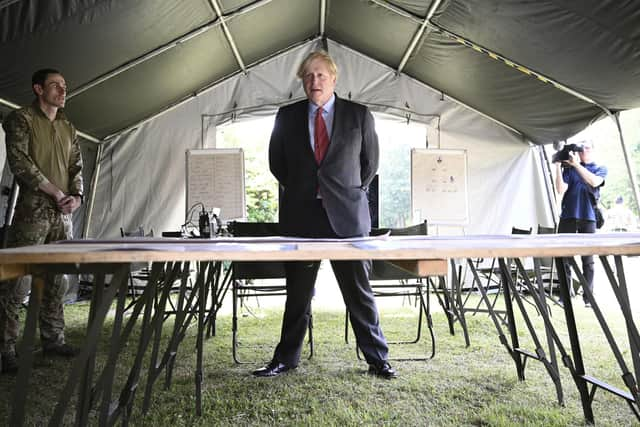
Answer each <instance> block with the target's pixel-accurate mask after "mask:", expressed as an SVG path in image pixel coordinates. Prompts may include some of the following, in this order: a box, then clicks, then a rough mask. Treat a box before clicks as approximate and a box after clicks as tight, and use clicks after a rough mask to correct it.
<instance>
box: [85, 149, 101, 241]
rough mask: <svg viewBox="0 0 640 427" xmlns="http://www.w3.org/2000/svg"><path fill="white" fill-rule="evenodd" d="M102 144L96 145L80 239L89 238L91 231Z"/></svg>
mask: <svg viewBox="0 0 640 427" xmlns="http://www.w3.org/2000/svg"><path fill="white" fill-rule="evenodd" d="M103 149H104V144H100V145H98V151H97V152H96V161H95V165H96V166H95V167H94V168H93V176H92V177H91V194H90V195H89V203H88V204H87V210H86V211H85V213H84V224H83V226H82V237H83V238H87V237H89V230H90V229H91V215H92V214H93V205H94V204H95V201H96V188H97V186H98V177H99V176H100V159H102V151H103Z"/></svg>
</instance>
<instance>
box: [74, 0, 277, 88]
mask: <svg viewBox="0 0 640 427" xmlns="http://www.w3.org/2000/svg"><path fill="white" fill-rule="evenodd" d="M272 1H273V0H257V1H255V2H253V3H251V4H249V5H247V6H245V7H243V8H242V9H239V10H238V11H236V12H234V13H233V14H231V15H229V16H227V18H226V21H230V20H232V19H234V18H236V17H238V16H241V15H244V14H245V13H248V12H251V11H252V10H254V9H257V8H258V7H260V6H264V5H266V4H269V3H271V2H272ZM221 24H222V22H221V20H219V19H216V20H214V21H211V22H209V23H207V24H204V25H203V26H201V27H198V28H196V29H195V30H193V31H189V32H188V33H186V34H184V35H182V36H180V37H178V38H177V39H175V40H173V41H171V42H169V43H167V44H166V45H164V46H160V47H158V48H157V49H153V50H151V51H149V52H147V53H144V54H143V55H141V56H139V57H138V58H135V59H133V60H131V61H129V62H127V63H125V64H123V65H121V66H120V67H117V68H114V69H113V70H111V71H109V72H107V73H105V74H102V75H101V76H98V77H97V78H95V79H93V80H91V81H89V82H87V83H85V84H84V85H82V86H80V87H77V88H75V89H74V90H73V91H71V92H69V93H68V94H67V99H71V98H73V97H74V96H77V95H80V94H81V93H82V92H84V91H86V90H88V89H91V88H92V87H94V86H97V85H99V84H101V83H104V82H105V81H107V80H109V79H111V78H113V77H116V76H118V75H119V74H122V73H124V72H125V71H127V70H129V69H131V68H133V67H135V66H137V65H140V64H142V63H143V62H146V61H148V60H150V59H153V58H155V57H156V56H158V55H160V54H162V53H164V52H166V51H168V50H171V49H173V48H174V47H177V46H179V45H180V44H181V43H185V42H187V41H189V40H190V39H192V38H194V37H198V36H199V35H201V34H204V33H206V32H207V31H209V30H212V29H213V28H216V27H217V26H219V25H221Z"/></svg>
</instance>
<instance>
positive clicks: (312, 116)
mask: <svg viewBox="0 0 640 427" xmlns="http://www.w3.org/2000/svg"><path fill="white" fill-rule="evenodd" d="M335 103H336V94H335V93H334V94H333V95H331V98H329V100H328V101H327V103H326V104H324V106H323V107H322V118H323V119H324V124H325V126H326V127H327V135H329V141H331V129H332V128H333V113H334V110H335V108H334V106H335ZM318 108H319V107H318V106H317V105H316V104H314V103H313V102H311V101H309V137H310V138H309V140H310V141H311V149H312V150H313V152H314V153H315V151H316V141H315V130H316V124H315V123H316V111H318Z"/></svg>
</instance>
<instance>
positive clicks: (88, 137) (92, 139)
mask: <svg viewBox="0 0 640 427" xmlns="http://www.w3.org/2000/svg"><path fill="white" fill-rule="evenodd" d="M0 104H2V105H4V106H6V107H9V108H12V109H14V110H19V109H20V108H22V107H21V106H19V105H18V104H14V103H13V102H11V101H7V100H6V99H3V98H0ZM78 136H81V137H82V138H84V139H86V140H87V141H90V142H94V143H96V144H101V143H102V140H100V139H99V138H96V137H95V136H93V135H89V134H88V133H85V132H81V131H78Z"/></svg>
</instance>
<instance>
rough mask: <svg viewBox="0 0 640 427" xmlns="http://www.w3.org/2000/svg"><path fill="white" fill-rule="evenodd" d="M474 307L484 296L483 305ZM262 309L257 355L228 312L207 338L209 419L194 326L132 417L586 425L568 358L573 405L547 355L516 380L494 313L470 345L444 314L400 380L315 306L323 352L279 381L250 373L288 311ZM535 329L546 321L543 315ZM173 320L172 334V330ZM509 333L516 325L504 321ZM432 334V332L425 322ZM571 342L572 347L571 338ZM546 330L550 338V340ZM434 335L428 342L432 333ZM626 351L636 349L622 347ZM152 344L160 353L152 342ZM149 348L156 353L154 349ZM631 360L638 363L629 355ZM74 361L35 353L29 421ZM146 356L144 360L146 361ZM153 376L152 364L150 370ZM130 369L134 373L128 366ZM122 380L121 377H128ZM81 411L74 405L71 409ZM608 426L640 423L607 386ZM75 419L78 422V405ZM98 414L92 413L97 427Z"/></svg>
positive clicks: (153, 420) (75, 331) (478, 318)
mask: <svg viewBox="0 0 640 427" xmlns="http://www.w3.org/2000/svg"><path fill="white" fill-rule="evenodd" d="M473 306H475V304H474V305H473ZM576 311H577V316H578V322H579V325H580V326H579V327H580V330H581V334H582V336H583V353H584V355H585V359H586V365H587V373H590V374H592V375H594V376H596V377H599V378H601V379H603V380H606V381H608V382H611V383H613V384H615V385H617V386H618V387H620V388H623V383H622V381H621V379H620V374H619V369H618V367H617V364H616V363H615V359H614V358H613V356H612V354H611V352H610V351H609V350H608V349H607V346H606V341H605V339H604V337H603V335H602V333H601V332H600V330H599V327H598V325H597V322H596V320H595V318H594V316H593V313H592V312H591V311H588V310H586V309H584V308H582V307H581V306H580V307H577V308H576ZM87 312H88V305H87V304H86V303H84V304H76V305H73V306H67V308H66V318H67V325H68V327H67V330H68V333H67V336H68V340H69V341H71V342H73V343H76V344H79V343H81V342H82V339H83V336H84V324H85V322H86V316H87ZM253 312H254V313H255V314H256V315H257V316H255V317H254V316H246V317H243V318H242V319H241V320H240V322H241V325H240V327H241V334H242V335H241V341H242V348H241V357H242V358H243V359H246V360H252V361H253V363H252V364H247V365H236V364H234V363H233V361H232V358H231V318H230V316H222V317H220V318H219V319H218V325H217V326H218V328H217V329H218V331H217V336H216V337H214V338H211V339H209V340H207V341H206V343H205V349H204V351H205V357H204V363H205V367H204V368H205V380H204V390H203V411H204V415H203V416H202V417H197V416H196V415H195V410H194V408H195V387H194V374H193V372H194V368H195V332H196V330H195V327H192V328H191V329H190V330H189V332H188V334H187V337H186V338H185V340H184V341H183V343H182V345H181V346H180V349H179V353H178V358H177V359H178V360H177V363H176V367H175V370H174V376H173V383H172V386H171V388H170V389H169V390H165V389H164V382H163V377H161V378H160V380H159V381H158V382H157V383H156V384H155V388H154V394H153V397H152V405H151V409H150V410H149V411H148V413H147V414H141V413H140V407H141V400H142V395H143V392H144V386H145V382H144V378H143V379H142V380H141V383H140V386H139V388H138V393H137V396H136V397H137V401H136V407H137V409H136V410H135V413H134V415H133V418H132V420H133V421H132V424H133V425H141V426H160V425H171V426H194V425H195V426H209V425H221V426H249V425H251V426H254V425H264V426H271V425H278V426H280V425H284V426H300V425H303V426H306V425H313V426H354V425H356V426H357V425H366V426H369V425H374V426H387V425H393V426H396V425H397V426H425V425H429V426H512V425H525V426H574V425H584V417H583V414H582V408H581V404H580V398H579V395H578V393H577V391H576V389H575V385H574V383H573V381H572V379H571V377H570V375H569V372H568V370H567V369H566V368H564V367H561V376H562V384H563V388H564V393H565V402H566V405H565V406H564V407H561V406H559V405H558V403H557V400H556V395H555V389H554V387H553V384H552V382H551V380H550V379H549V377H548V375H547V373H546V371H545V369H544V368H543V366H542V364H541V363H538V362H536V361H534V360H530V361H529V362H528V363H527V369H526V376H527V379H526V381H522V382H521V381H518V379H517V376H516V372H515V366H514V363H513V361H512V359H511V358H510V356H509V355H508V353H507V351H506V350H505V349H504V347H503V346H502V345H501V344H500V342H499V340H498V337H497V333H496V330H495V328H494V326H493V323H492V322H491V321H490V319H489V318H488V317H487V316H486V315H481V314H478V315H475V316H473V315H467V319H468V323H469V328H470V336H471V346H470V347H469V348H465V346H464V340H463V337H462V333H461V331H460V328H459V326H457V327H456V330H457V334H456V335H455V336H451V335H449V332H448V327H447V322H446V318H445V316H444V314H443V313H442V312H439V311H438V312H436V313H434V315H433V319H434V327H435V333H436V357H435V358H434V359H432V360H428V361H418V362H392V364H393V366H394V367H395V368H397V370H398V372H399V374H400V378H398V379H397V380H393V381H385V380H381V379H377V378H372V377H369V376H367V375H366V374H365V371H366V368H367V366H366V364H365V363H364V362H362V361H358V359H357V358H356V353H355V348H354V344H353V342H354V339H353V336H352V335H351V337H350V344H346V343H345V342H344V336H343V334H344V323H343V322H344V313H343V311H341V310H336V311H319V310H315V311H314V323H315V328H314V338H315V343H316V344H315V355H314V356H313V358H312V359H310V360H307V359H306V355H307V354H308V349H307V348H305V352H304V353H303V360H302V361H301V364H300V366H299V367H298V369H297V370H295V371H293V372H291V373H288V374H285V375H283V376H281V377H278V378H269V379H265V378H254V377H252V376H251V375H250V371H251V370H252V369H254V368H255V367H257V366H260V365H261V364H262V363H263V362H265V361H267V360H268V359H269V358H270V357H271V354H272V351H273V347H274V346H275V344H276V342H277V337H278V334H279V330H280V322H281V312H280V311H279V310H273V309H268V310H267V309H257V308H254V309H253ZM414 315H415V309H414V308H413V307H406V306H405V307H397V308H384V309H383V311H382V312H381V318H382V326H383V329H384V330H385V334H386V335H387V337H388V338H389V339H390V340H392V339H394V337H396V338H397V337H398V336H399V335H401V336H405V337H409V336H411V334H412V333H413V328H414V327H415V324H414V322H415V317H414ZM612 317H613V321H614V324H615V325H614V328H613V329H614V333H615V334H616V336H617V337H618V338H619V339H620V340H621V342H622V343H624V342H625V341H626V339H625V337H626V335H625V332H624V324H623V322H622V319H621V318H620V319H619V318H617V317H616V316H615V315H613V316H612ZM111 319H112V317H111V318H110V319H109V321H108V322H107V324H106V325H105V334H104V335H105V336H104V337H103V342H102V345H101V346H100V349H99V356H98V361H97V363H98V365H100V364H102V363H104V359H105V358H106V354H107V353H106V352H107V351H108V331H109V327H110V326H111V321H112V320H111ZM534 321H535V323H536V327H537V330H542V323H541V320H540V319H539V318H538V317H535V316H534ZM553 321H554V323H555V324H557V325H558V327H559V328H558V329H559V330H560V331H561V332H562V331H564V322H563V316H562V313H561V312H560V311H559V310H558V309H554V316H553ZM171 323H172V322H171V321H168V322H167V324H166V325H165V335H168V334H169V332H170V330H171ZM518 327H519V330H520V332H521V336H522V337H524V338H522V342H521V344H522V346H523V347H525V348H527V349H530V350H533V347H532V344H531V340H530V339H529V338H526V337H528V334H527V332H526V327H525V324H524V322H523V321H522V320H520V319H519V321H518ZM504 331H505V333H506V332H507V331H506V328H505V329H504ZM425 332H426V331H425ZM561 335H562V339H563V342H564V343H565V345H566V347H567V348H569V344H568V339H567V337H566V334H565V333H562V334H561ZM542 339H544V338H543V337H542ZM424 340H426V341H424ZM423 341H424V343H422V344H418V345H406V346H392V348H391V356H392V357H393V356H410V355H413V354H416V353H420V352H422V353H425V352H426V351H427V350H430V348H427V344H428V335H427V336H424V337H423ZM129 342H130V345H129V346H128V348H127V351H126V352H125V354H124V355H123V356H121V359H120V360H119V364H118V369H119V372H121V373H124V372H126V369H125V368H126V367H127V366H130V364H131V362H132V358H133V353H134V351H135V348H136V344H137V336H134V337H132V338H131V339H130V341H129ZM624 351H625V355H626V357H627V358H628V359H630V357H629V351H628V348H626V349H624ZM149 352H150V351H149ZM149 352H148V353H149ZM628 363H629V366H632V365H631V362H630V360H629V361H628ZM70 366H71V362H68V361H65V360H56V359H54V360H48V359H42V358H41V357H37V358H36V369H35V370H34V376H33V379H32V382H31V384H32V389H31V390H32V392H31V394H30V396H29V399H28V402H27V411H28V419H27V425H42V424H45V423H46V420H47V417H48V416H50V414H51V413H52V411H53V407H54V404H55V403H54V402H55V401H56V400H57V398H58V394H59V393H60V390H61V389H62V386H63V384H64V379H65V376H66V373H67V371H68V369H69V368H70ZM146 366H147V365H146V364H145V368H146ZM144 372H145V373H146V370H145V371H144ZM120 376H121V377H122V376H124V375H120ZM14 381H15V378H14V377H10V376H6V375H3V376H1V377H0V402H1V403H0V419H5V420H6V419H8V414H9V402H10V395H11V391H12V388H13V384H14ZM122 381H123V379H122V378H119V380H118V383H117V385H121V384H122ZM72 408H73V407H72ZM593 409H594V414H595V418H596V423H597V424H598V425H612V426H613V425H616V426H627V425H637V424H638V423H637V421H636V419H635V417H634V416H633V414H632V412H631V411H630V409H629V407H628V406H627V404H626V403H625V401H623V400H622V399H620V398H616V397H614V396H613V395H611V394H609V393H605V392H604V391H602V390H600V391H598V392H597V393H596V396H595V401H594V404H593ZM68 412H69V413H68V414H67V417H66V418H65V424H72V423H73V414H72V413H71V412H72V411H68ZM96 423H97V418H96V417H95V414H93V413H92V418H91V424H93V425H95V424H96Z"/></svg>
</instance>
